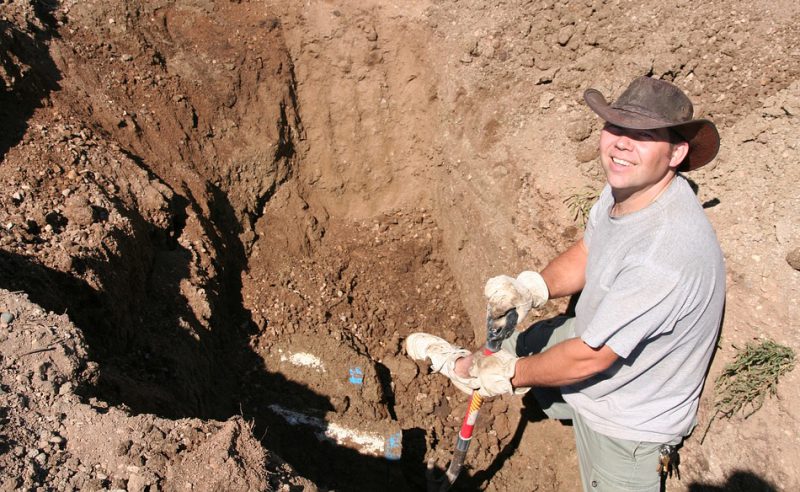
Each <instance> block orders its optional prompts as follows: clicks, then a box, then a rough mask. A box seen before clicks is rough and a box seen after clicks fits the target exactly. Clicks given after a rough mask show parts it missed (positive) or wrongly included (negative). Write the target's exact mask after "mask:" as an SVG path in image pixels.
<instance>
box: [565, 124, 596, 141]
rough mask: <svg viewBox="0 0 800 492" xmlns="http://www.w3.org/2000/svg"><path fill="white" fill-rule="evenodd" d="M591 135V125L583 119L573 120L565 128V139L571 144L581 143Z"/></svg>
mask: <svg viewBox="0 0 800 492" xmlns="http://www.w3.org/2000/svg"><path fill="white" fill-rule="evenodd" d="M591 134H592V124H591V123H590V122H588V121H586V120H585V119H580V120H575V121H573V122H572V123H570V124H569V125H568V126H567V137H568V138H569V139H570V140H572V141H573V142H582V141H584V140H586V139H587V138H589V136H590V135H591Z"/></svg>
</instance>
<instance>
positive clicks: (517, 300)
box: [483, 272, 550, 321]
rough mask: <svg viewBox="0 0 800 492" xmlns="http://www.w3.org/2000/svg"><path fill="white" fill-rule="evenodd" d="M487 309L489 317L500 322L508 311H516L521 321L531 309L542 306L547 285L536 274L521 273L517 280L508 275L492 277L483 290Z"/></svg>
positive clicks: (546, 293)
mask: <svg viewBox="0 0 800 492" xmlns="http://www.w3.org/2000/svg"><path fill="white" fill-rule="evenodd" d="M483 293H484V295H485V296H486V300H487V302H488V309H489V317H490V318H492V319H493V320H497V321H499V320H501V319H502V318H503V317H504V316H505V315H506V313H507V312H508V311H510V310H512V309H516V311H517V316H518V318H517V319H518V320H520V321H522V320H523V319H524V318H525V316H527V314H528V312H529V311H530V310H531V308H539V307H542V306H544V304H545V303H546V302H547V299H548V297H549V295H550V294H549V292H548V290H547V284H546V283H545V281H544V279H543V278H542V276H541V275H539V274H538V273H536V272H522V273H520V274H519V276H517V278H512V277H509V276H508V275H500V276H498V277H492V278H490V279H489V281H488V282H486V287H484V289H483Z"/></svg>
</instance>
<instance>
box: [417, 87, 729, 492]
mask: <svg viewBox="0 0 800 492" xmlns="http://www.w3.org/2000/svg"><path fill="white" fill-rule="evenodd" d="M584 99H585V101H586V103H587V104H588V105H589V107H590V108H591V109H592V110H593V111H594V112H595V113H597V114H598V115H599V116H600V117H601V118H602V119H603V120H604V121H605V126H604V127H603V129H602V131H601V134H600V160H601V164H602V166H603V171H604V172H605V175H606V180H607V184H606V186H605V188H604V189H603V191H602V193H601V195H600V197H599V199H598V201H597V203H596V204H595V205H594V206H593V207H592V210H591V213H590V215H589V220H588V223H587V226H586V231H585V232H584V236H583V238H582V239H581V240H579V241H578V242H577V243H576V244H574V245H573V246H571V247H570V248H569V249H567V250H566V251H565V252H564V253H562V254H561V255H560V256H558V257H556V258H555V259H554V260H553V261H551V262H550V263H549V264H548V265H547V266H546V267H545V269H544V270H542V271H541V273H536V272H522V273H521V274H520V275H519V276H517V277H516V278H512V277H507V276H500V277H495V278H492V279H490V280H489V281H488V282H487V284H486V289H485V294H486V296H487V299H488V309H489V315H490V317H492V318H493V319H494V321H493V322H495V323H503V322H504V320H505V315H507V314H508V313H509V312H510V311H511V310H516V311H517V314H518V317H519V319H523V318H524V317H525V315H526V314H527V313H528V311H529V310H530V308H531V307H540V306H542V305H543V304H544V303H545V302H547V300H548V299H550V298H557V297H562V296H569V295H573V294H577V293H579V292H580V293H581V295H580V298H579V300H578V303H577V305H576V308H575V317H574V318H566V317H559V318H555V319H553V320H547V321H543V322H539V323H536V324H534V325H533V326H532V327H530V328H528V329H527V330H526V331H524V332H522V333H516V334H515V335H512V337H511V338H510V339H509V340H506V341H505V342H504V344H503V350H501V351H500V352H498V353H497V354H495V355H493V356H491V357H484V356H481V355H479V354H475V355H470V353H469V352H468V351H466V350H463V349H460V348H458V347H454V346H452V345H450V344H449V343H447V342H446V341H444V340H442V339H441V338H438V337H435V336H433V335H428V334H424V333H416V334H412V335H410V336H409V337H408V338H407V339H406V350H407V352H408V354H409V355H410V356H411V357H412V358H414V359H418V360H424V359H426V358H428V359H430V360H431V367H432V370H434V371H438V372H441V373H442V374H445V375H446V376H448V377H449V378H450V379H451V380H452V381H453V383H454V384H455V385H456V386H457V387H458V388H459V389H461V390H462V391H465V392H470V391H471V390H473V389H477V390H479V391H480V393H481V394H482V395H484V396H487V397H491V396H497V395H502V394H511V393H524V392H525V391H527V389H528V388H533V389H534V391H533V394H534V396H536V399H537V401H538V402H539V404H540V405H541V406H542V409H543V410H544V411H545V413H547V414H548V416H549V417H551V418H557V419H570V420H572V422H573V428H574V431H575V437H576V445H577V451H578V458H579V465H580V472H581V479H582V482H583V489H584V490H585V491H620V490H623V491H624V490H636V491H651V490H652V491H657V490H659V488H660V483H661V480H660V474H659V471H658V470H659V468H660V467H659V465H660V458H661V455H662V454H663V453H664V450H665V449H669V448H665V445H676V444H679V443H680V442H681V440H682V439H683V438H684V437H685V436H687V435H688V434H689V433H690V432H691V431H692V429H693V427H694V426H695V424H696V420H695V418H696V414H697V406H698V401H699V397H700V392H701V389H702V386H703V383H704V381H705V375H706V372H707V369H708V365H709V362H710V360H711V356H712V353H713V351H714V347H715V344H716V339H717V335H718V331H719V327H720V322H721V318H722V310H723V304H724V297H725V271H724V264H723V259H722V252H721V250H720V247H719V243H718V241H717V239H716V235H715V234H714V231H713V229H712V227H711V225H710V223H709V222H708V219H707V218H706V216H705V213H704V212H703V209H702V207H701V206H700V204H699V203H698V201H697V198H696V197H695V195H694V193H693V191H692V189H691V187H690V186H689V184H688V182H687V180H686V179H685V178H684V177H682V176H681V175H680V174H679V173H678V170H681V171H683V170H685V171H691V170H694V169H697V168H699V167H701V166H703V165H705V164H707V163H708V162H710V161H711V160H712V159H713V158H714V157H715V156H716V154H717V151H718V149H719V134H718V133H717V130H716V127H715V126H714V124H713V123H712V122H710V121H708V120H702V119H701V120H693V119H692V113H693V108H692V103H691V101H690V100H689V99H688V97H687V96H686V95H685V94H684V93H683V92H681V90H680V89H678V88H677V87H675V86H674V85H672V84H670V83H668V82H665V81H662V80H657V79H652V78H649V77H639V78H637V79H635V80H634V81H633V82H632V83H631V84H630V86H628V88H627V89H626V90H625V91H624V92H623V93H622V94H621V95H620V97H619V98H618V99H617V100H616V101H615V102H614V103H613V104H611V105H609V104H608V103H607V102H606V100H605V98H604V97H603V96H602V94H600V92H598V91H596V90H594V89H589V90H587V91H586V92H585V94H584Z"/></svg>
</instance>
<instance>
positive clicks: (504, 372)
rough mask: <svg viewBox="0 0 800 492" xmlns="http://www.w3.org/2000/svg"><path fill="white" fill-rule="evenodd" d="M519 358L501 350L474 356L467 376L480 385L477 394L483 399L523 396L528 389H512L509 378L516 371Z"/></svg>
mask: <svg viewBox="0 0 800 492" xmlns="http://www.w3.org/2000/svg"><path fill="white" fill-rule="evenodd" d="M518 360H519V358H517V357H514V356H513V355H511V354H509V353H508V352H505V351H503V350H501V351H499V352H496V353H494V354H492V355H483V353H480V354H475V355H474V356H473V359H472V365H471V366H470V367H469V375H470V376H472V377H474V378H477V379H478V383H480V388H478V393H479V394H480V395H481V396H482V397H484V398H491V397H493V396H499V395H512V394H515V395H524V394H525V393H527V392H528V391H529V390H530V388H514V387H513V386H511V378H513V377H514V374H515V372H516V370H517V361H518Z"/></svg>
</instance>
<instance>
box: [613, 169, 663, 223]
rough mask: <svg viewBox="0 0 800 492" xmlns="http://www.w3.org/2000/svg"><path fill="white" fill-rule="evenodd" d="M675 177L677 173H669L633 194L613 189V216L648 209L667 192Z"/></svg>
mask: <svg viewBox="0 0 800 492" xmlns="http://www.w3.org/2000/svg"><path fill="white" fill-rule="evenodd" d="M675 175H676V173H674V172H669V173H667V175H665V176H664V178H663V179H662V180H660V181H658V182H657V183H655V184H653V185H651V186H649V187H647V188H645V189H642V190H637V191H634V192H632V193H626V192H625V190H615V189H612V190H611V194H612V195H613V196H614V206H613V207H612V208H611V216H612V217H621V216H623V215H628V214H632V213H634V212H638V211H639V210H642V209H644V208H647V207H648V206H650V204H652V203H653V202H655V201H656V200H658V198H659V197H660V196H661V195H663V194H664V192H665V191H667V188H669V185H670V184H672V181H673V180H674V179H675Z"/></svg>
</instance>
